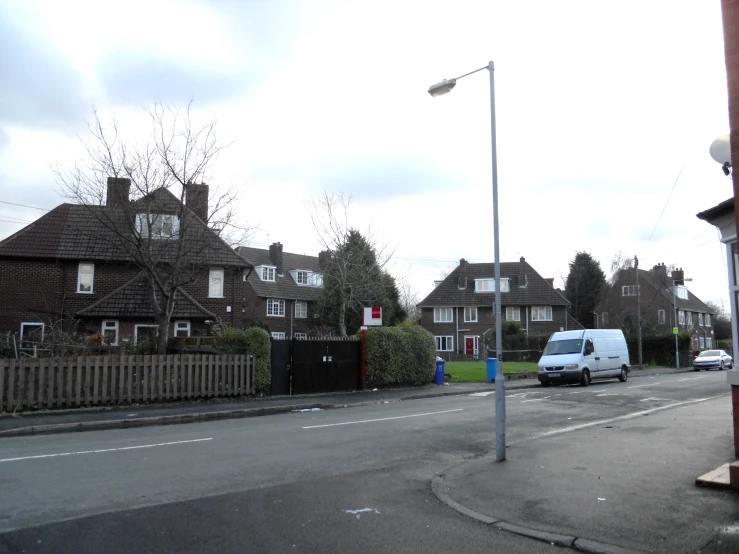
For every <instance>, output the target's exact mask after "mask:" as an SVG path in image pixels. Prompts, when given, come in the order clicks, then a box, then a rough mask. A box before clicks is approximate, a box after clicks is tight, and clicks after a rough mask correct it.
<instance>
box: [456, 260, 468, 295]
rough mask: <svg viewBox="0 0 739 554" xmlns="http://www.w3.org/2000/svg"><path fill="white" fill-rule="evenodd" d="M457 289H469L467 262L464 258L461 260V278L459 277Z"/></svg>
mask: <svg viewBox="0 0 739 554" xmlns="http://www.w3.org/2000/svg"><path fill="white" fill-rule="evenodd" d="M457 288H459V290H465V289H466V288H467V260H465V259H464V258H462V259H461V260H459V277H457Z"/></svg>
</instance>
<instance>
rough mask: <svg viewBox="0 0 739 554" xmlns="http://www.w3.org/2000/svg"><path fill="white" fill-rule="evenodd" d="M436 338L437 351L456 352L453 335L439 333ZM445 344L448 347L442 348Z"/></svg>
mask: <svg viewBox="0 0 739 554" xmlns="http://www.w3.org/2000/svg"><path fill="white" fill-rule="evenodd" d="M434 339H435V340H436V351H437V352H454V337H453V336H452V335H439V336H436V337H434ZM442 342H443V343H444V344H443V346H445V347H446V348H444V349H442V348H441V347H442Z"/></svg>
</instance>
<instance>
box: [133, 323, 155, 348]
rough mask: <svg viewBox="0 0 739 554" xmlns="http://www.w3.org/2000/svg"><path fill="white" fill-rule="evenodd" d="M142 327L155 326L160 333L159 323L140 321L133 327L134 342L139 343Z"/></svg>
mask: <svg viewBox="0 0 739 554" xmlns="http://www.w3.org/2000/svg"><path fill="white" fill-rule="evenodd" d="M141 327H154V328H155V329H156V330H157V333H159V326H158V325H152V324H150V323H140V324H138V323H137V324H136V325H134V327H133V343H134V344H138V343H139V328H141Z"/></svg>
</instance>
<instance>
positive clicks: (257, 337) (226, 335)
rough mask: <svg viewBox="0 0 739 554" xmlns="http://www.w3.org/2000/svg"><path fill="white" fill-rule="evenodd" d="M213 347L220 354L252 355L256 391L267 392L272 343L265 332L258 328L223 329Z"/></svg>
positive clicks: (269, 380)
mask: <svg viewBox="0 0 739 554" xmlns="http://www.w3.org/2000/svg"><path fill="white" fill-rule="evenodd" d="M215 347H216V350H218V351H219V352H221V353H222V354H253V355H254V356H256V359H257V369H256V377H255V384H256V388H257V390H258V391H267V390H269V387H270V384H271V383H272V369H271V355H272V343H271V341H270V337H269V333H268V332H267V331H265V330H264V329H261V328H259V327H251V328H249V329H246V330H243V329H234V328H233V327H224V328H223V329H221V330H220V331H219V333H218V338H217V340H216V345H215Z"/></svg>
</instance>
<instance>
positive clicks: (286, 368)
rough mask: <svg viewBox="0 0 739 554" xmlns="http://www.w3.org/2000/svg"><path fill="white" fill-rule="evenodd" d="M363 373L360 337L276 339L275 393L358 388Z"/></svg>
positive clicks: (304, 392)
mask: <svg viewBox="0 0 739 554" xmlns="http://www.w3.org/2000/svg"><path fill="white" fill-rule="evenodd" d="M286 351H287V352H288V353H287V356H286V355H285V352H286ZM361 377H362V342H361V341H359V340H324V339H321V340H294V339H293V340H272V394H273V395H282V394H310V393H319V392H344V391H354V390H357V389H358V388H359V387H360V386H361ZM290 385H292V386H290ZM291 389H292V390H291Z"/></svg>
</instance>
